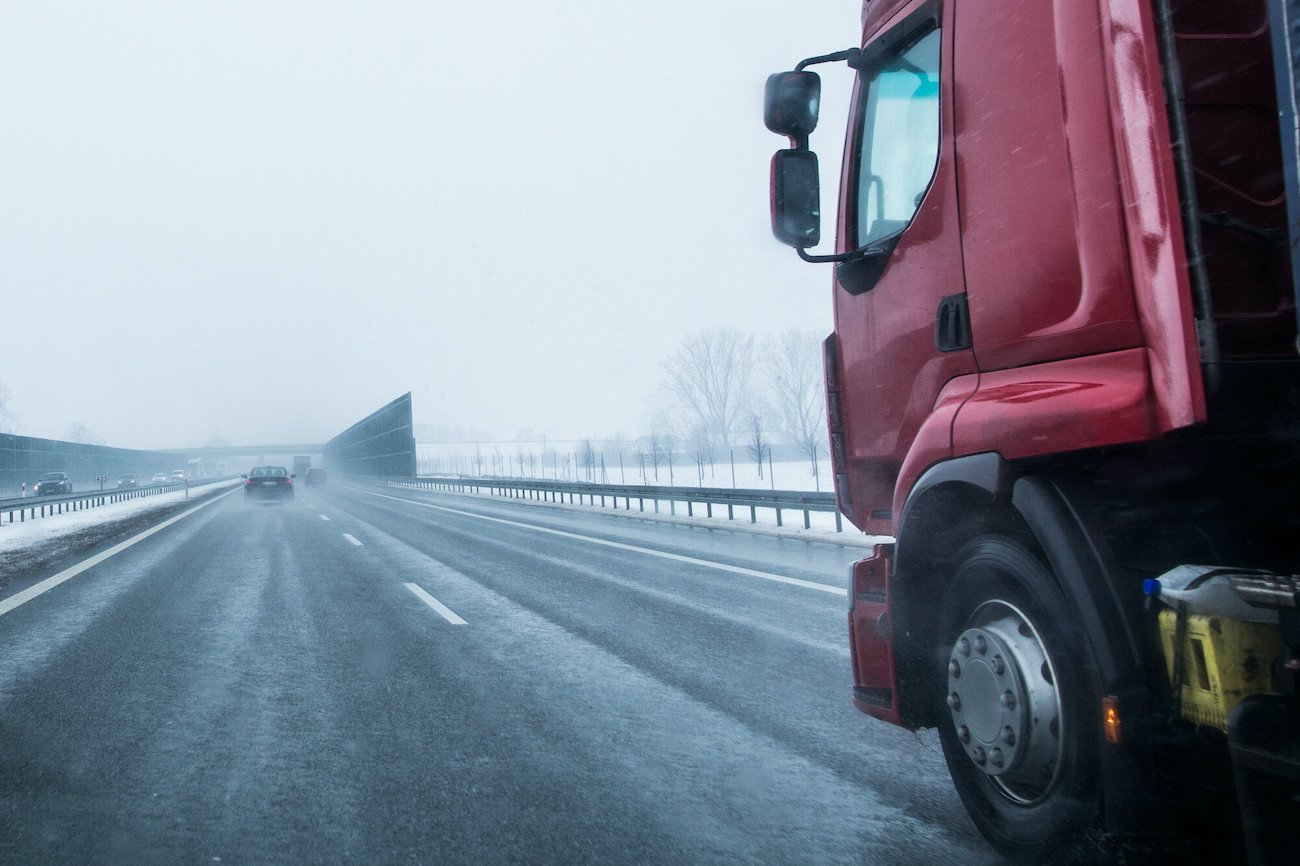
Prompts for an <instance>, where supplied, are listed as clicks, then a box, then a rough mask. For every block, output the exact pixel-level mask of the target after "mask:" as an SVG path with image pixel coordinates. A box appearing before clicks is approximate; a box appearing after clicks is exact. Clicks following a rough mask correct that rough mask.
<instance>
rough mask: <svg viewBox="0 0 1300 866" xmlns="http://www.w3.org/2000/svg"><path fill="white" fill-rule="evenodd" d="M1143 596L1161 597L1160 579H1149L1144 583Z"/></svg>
mask: <svg viewBox="0 0 1300 866" xmlns="http://www.w3.org/2000/svg"><path fill="white" fill-rule="evenodd" d="M1142 594H1143V595H1153V596H1154V595H1159V594H1160V578H1158V577H1148V578H1147V579H1146V580H1144V581H1142Z"/></svg>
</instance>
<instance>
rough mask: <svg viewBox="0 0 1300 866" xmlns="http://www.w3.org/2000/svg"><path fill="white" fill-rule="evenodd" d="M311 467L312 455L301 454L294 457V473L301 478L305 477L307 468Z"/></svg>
mask: <svg viewBox="0 0 1300 866" xmlns="http://www.w3.org/2000/svg"><path fill="white" fill-rule="evenodd" d="M310 468H311V456H310V455H299V456H297V457H294V458H293V474H294V475H296V476H298V477H299V478H302V477H304V476H305V475H306V474H307V470H308V469H310Z"/></svg>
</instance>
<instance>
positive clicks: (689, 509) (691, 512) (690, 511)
mask: <svg viewBox="0 0 1300 866" xmlns="http://www.w3.org/2000/svg"><path fill="white" fill-rule="evenodd" d="M686 516H687V517H694V516H695V506H694V504H692V503H691V501H690V500H689V499H688V500H686Z"/></svg>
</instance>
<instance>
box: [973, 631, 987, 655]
mask: <svg viewBox="0 0 1300 866" xmlns="http://www.w3.org/2000/svg"><path fill="white" fill-rule="evenodd" d="M975 651H976V652H977V653H979V654H980V655H984V653H986V652H988V651H989V642H988V641H986V640H985V639H984V635H982V634H977V635H975Z"/></svg>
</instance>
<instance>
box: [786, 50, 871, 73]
mask: <svg viewBox="0 0 1300 866" xmlns="http://www.w3.org/2000/svg"><path fill="white" fill-rule="evenodd" d="M861 56H862V49H861V48H845V49H844V50H843V51H836V52H834V53H833V54H819V55H817V56H816V57H809V58H807V59H805V60H800V61H799V63H798V65H796V66H795V68H794V71H795V72H803V71H804V68H805V67H808V66H816V65H817V64H819V63H838V62H839V61H841V60H847V61H848V62H849V66H851V67H853V68H854V69H857V66H856V64H857V62H858V58H859V57H861Z"/></svg>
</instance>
